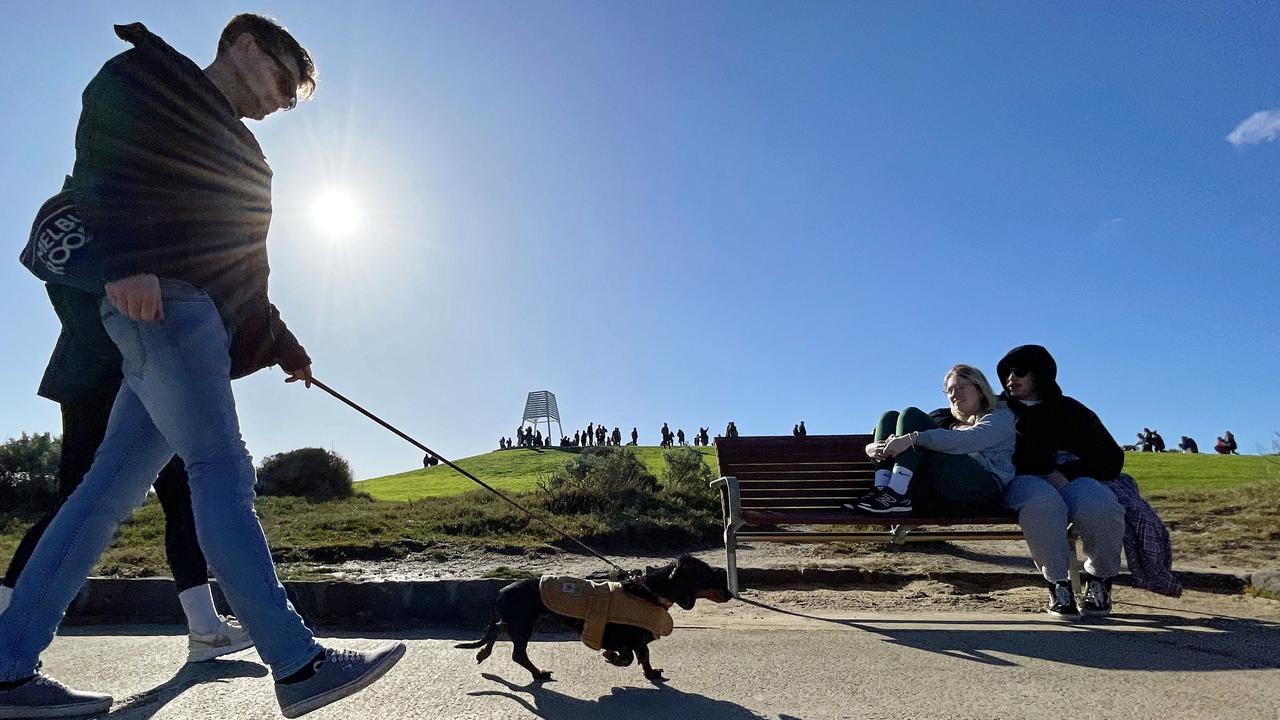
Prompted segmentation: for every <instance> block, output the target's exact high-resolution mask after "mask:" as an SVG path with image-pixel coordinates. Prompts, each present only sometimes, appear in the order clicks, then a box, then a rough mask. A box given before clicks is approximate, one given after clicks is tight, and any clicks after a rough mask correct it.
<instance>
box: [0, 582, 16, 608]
mask: <svg viewBox="0 0 1280 720" xmlns="http://www.w3.org/2000/svg"><path fill="white" fill-rule="evenodd" d="M11 597H13V588H11V587H9V586H8V585H0V613H2V612H4V611H5V610H8V609H9V598H11Z"/></svg>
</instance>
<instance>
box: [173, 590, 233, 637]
mask: <svg viewBox="0 0 1280 720" xmlns="http://www.w3.org/2000/svg"><path fill="white" fill-rule="evenodd" d="M178 601H179V602H181V603H182V612H184V613H186V615H187V627H188V628H190V629H191V632H196V633H200V634H201V635H204V634H207V633H211V632H213V631H214V630H217V629H218V628H219V627H221V626H222V618H220V617H218V611H217V610H216V609H215V608H214V607H213V592H212V591H211V590H210V589H209V584H208V583H205V584H204V585H197V586H195V587H193V588H187V589H186V590H183V591H182V592H180V593H178Z"/></svg>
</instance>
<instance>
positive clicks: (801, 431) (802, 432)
mask: <svg viewBox="0 0 1280 720" xmlns="http://www.w3.org/2000/svg"><path fill="white" fill-rule="evenodd" d="M808 434H809V431H808V430H806V429H805V427H804V421H803V420H801V421H800V437H805V436H807V435H808Z"/></svg>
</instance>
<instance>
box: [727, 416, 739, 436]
mask: <svg viewBox="0 0 1280 720" xmlns="http://www.w3.org/2000/svg"><path fill="white" fill-rule="evenodd" d="M724 436H725V437H728V438H736V437H738V426H737V425H734V424H733V421H732V420H730V421H729V425H728V427H726V428H725V429H724Z"/></svg>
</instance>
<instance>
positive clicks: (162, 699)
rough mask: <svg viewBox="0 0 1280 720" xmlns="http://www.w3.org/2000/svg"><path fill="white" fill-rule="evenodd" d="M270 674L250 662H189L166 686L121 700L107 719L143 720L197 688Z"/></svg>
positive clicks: (263, 668) (159, 686)
mask: <svg viewBox="0 0 1280 720" xmlns="http://www.w3.org/2000/svg"><path fill="white" fill-rule="evenodd" d="M267 672H268V671H267V669H266V668H265V667H263V666H262V665H259V664H258V663H254V662H249V661H247V660H218V661H216V662H207V663H187V664H186V665H183V666H182V669H181V670H179V671H178V673H177V674H176V675H174V676H173V677H171V678H169V679H168V680H167V681H165V682H164V683H162V684H160V685H157V686H156V687H154V688H151V689H150V690H145V691H143V692H140V693H137V694H135V695H131V696H129V697H127V698H123V699H122V700H120V701H117V702H116V704H115V705H114V706H112V708H111V712H110V713H108V714H107V715H105V716H103V717H109V718H119V719H120V720H126V719H127V720H142V719H143V718H149V717H152V716H153V715H155V714H156V713H158V712H160V708H162V707H164V706H165V705H167V704H169V703H170V702H172V701H173V700H174V698H176V697H178V696H179V695H181V694H182V693H184V692H186V691H187V690H190V689H191V688H193V687H195V686H197V685H203V684H205V683H224V682H230V681H232V680H235V679H237V678H260V677H265V676H266V675H267Z"/></svg>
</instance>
